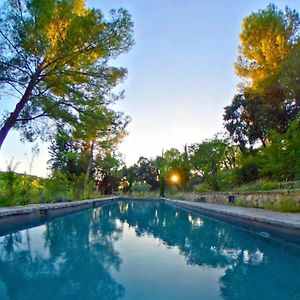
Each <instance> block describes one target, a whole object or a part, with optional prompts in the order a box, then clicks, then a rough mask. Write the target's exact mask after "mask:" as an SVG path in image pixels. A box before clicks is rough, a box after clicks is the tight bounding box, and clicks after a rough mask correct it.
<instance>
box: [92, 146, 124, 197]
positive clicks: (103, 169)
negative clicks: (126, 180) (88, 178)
mask: <svg viewBox="0 0 300 300" xmlns="http://www.w3.org/2000/svg"><path fill="white" fill-rule="evenodd" d="M124 166H125V164H124V161H123V160H122V158H121V156H120V155H117V154H116V153H115V152H106V153H104V154H101V155H100V154H99V155H98V156H97V157H96V160H95V179H96V181H97V187H98V189H99V191H100V192H101V193H102V194H110V195H111V194H112V193H113V191H116V190H118V187H119V183H120V181H121V179H122V178H123V177H124Z"/></svg>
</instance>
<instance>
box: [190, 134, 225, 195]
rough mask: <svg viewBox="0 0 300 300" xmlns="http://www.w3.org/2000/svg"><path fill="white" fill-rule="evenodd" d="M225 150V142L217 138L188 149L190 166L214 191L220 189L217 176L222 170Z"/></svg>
mask: <svg viewBox="0 0 300 300" xmlns="http://www.w3.org/2000/svg"><path fill="white" fill-rule="evenodd" d="M225 149H226V143H225V141H223V140H221V139H219V138H218V137H217V136H215V137H214V138H213V139H211V140H205V141H204V142H202V143H201V144H193V145H191V146H190V147H189V152H190V160H191V165H192V166H193V168H194V169H195V170H197V171H198V172H199V173H200V174H201V175H202V176H203V177H204V181H205V182H206V183H208V184H209V185H210V186H211V187H212V188H213V190H216V191H217V190H219V189H220V183H219V180H218V175H219V172H220V170H221V168H222V161H223V159H224V154H225Z"/></svg>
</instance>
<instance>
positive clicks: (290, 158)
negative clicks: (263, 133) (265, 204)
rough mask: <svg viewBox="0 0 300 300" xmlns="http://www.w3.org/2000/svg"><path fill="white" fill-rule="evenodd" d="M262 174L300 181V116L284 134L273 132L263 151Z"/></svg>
mask: <svg viewBox="0 0 300 300" xmlns="http://www.w3.org/2000/svg"><path fill="white" fill-rule="evenodd" d="M263 155H264V165H263V167H262V171H261V172H262V174H263V175H265V176H269V177H271V178H274V179H277V180H281V181H283V180H287V181H288V180H298V179H300V116H298V118H297V119H296V120H294V121H293V122H292V123H291V125H290V126H289V128H288V130H287V132H286V133H284V134H278V133H276V132H273V133H272V134H271V136H270V144H269V145H268V146H267V147H266V148H265V149H263Z"/></svg>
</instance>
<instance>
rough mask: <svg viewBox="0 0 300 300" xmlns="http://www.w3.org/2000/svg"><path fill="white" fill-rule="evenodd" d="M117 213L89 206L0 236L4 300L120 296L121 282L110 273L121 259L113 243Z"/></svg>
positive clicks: (108, 299)
mask: <svg viewBox="0 0 300 300" xmlns="http://www.w3.org/2000/svg"><path fill="white" fill-rule="evenodd" d="M116 212H117V209H116V207H114V209H113V210H112V211H111V210H110V209H103V210H100V209H95V210H94V211H92V210H89V211H85V212H82V213H78V214H74V215H70V216H67V217H64V218H57V219H54V220H52V221H50V222H48V223H46V224H45V225H44V226H40V227H39V231H35V232H31V231H32V230H27V231H22V232H18V233H12V234H9V235H6V236H4V237H1V238H0V243H1V244H0V249H1V250H0V282H1V281H2V283H4V285H5V289H6V294H7V297H8V299H105V300H113V299H118V298H120V297H121V296H122V295H123V294H124V287H122V286H121V285H120V284H118V283H117V282H115V281H114V279H113V278H112V277H111V275H110V272H109V270H110V268H115V269H118V268H119V267H120V264H121V259H120V257H119V255H118V253H117V252H116V251H115V250H114V247H113V243H114V241H116V240H117V239H118V238H119V237H120V235H121V230H120V229H118V228H116V225H115V218H116V216H115V215H114V213H116ZM33 231H34V230H33ZM0 287H1V285H0ZM0 296H1V290H0ZM0 298H1V297H0ZM1 299H2V298H1Z"/></svg>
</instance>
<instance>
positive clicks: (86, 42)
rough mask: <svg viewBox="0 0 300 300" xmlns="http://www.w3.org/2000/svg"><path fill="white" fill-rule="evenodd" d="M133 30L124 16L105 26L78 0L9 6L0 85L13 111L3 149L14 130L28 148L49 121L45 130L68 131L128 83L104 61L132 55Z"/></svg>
mask: <svg viewBox="0 0 300 300" xmlns="http://www.w3.org/2000/svg"><path fill="white" fill-rule="evenodd" d="M132 27H133V24H132V22H131V19H130V15H129V13H128V12H127V11H126V10H124V9H119V10H117V11H116V10H114V11H111V17H110V19H109V20H106V19H105V18H104V16H103V14H102V13H101V11H100V10H98V9H88V8H86V7H85V4H84V1H83V0H72V1H68V0H61V1H56V0H47V1H39V0H9V1H7V3H6V5H5V7H4V8H3V9H2V12H1V19H0V48H1V49H0V50H1V51H0V85H1V86H2V88H3V89H4V90H5V91H6V92H8V93H11V92H13V95H14V97H16V98H17V104H16V107H15V109H14V110H13V111H12V112H11V113H9V114H8V113H6V114H5V116H4V119H3V122H2V124H3V125H2V127H1V129H0V147H1V146H2V144H3V142H4V140H5V138H6V136H7V134H8V132H9V131H10V129H11V128H13V127H14V128H17V129H21V132H22V134H23V137H24V138H26V139H29V140H33V139H34V138H35V137H36V136H37V135H39V134H41V132H42V130H41V124H43V123H44V124H45V122H46V120H47V122H48V123H47V124H46V126H47V127H49V125H50V124H54V125H59V124H63V123H67V124H70V125H73V124H76V123H77V121H78V119H79V118H80V116H81V115H82V114H85V113H88V112H90V111H93V110H94V109H96V108H97V107H98V105H99V104H101V103H105V97H104V95H107V94H108V93H110V91H111V88H112V87H114V86H115V85H116V84H117V83H118V82H119V80H120V79H122V78H124V76H126V70H125V69H123V68H115V67H112V66H110V65H109V64H108V61H109V59H110V58H114V57H116V56H117V55H119V54H120V53H123V52H126V51H128V50H129V49H130V48H131V46H132V44H133V40H132ZM49 120H51V122H50V123H49ZM39 121H40V124H39V126H36V125H37V122H39Z"/></svg>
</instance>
